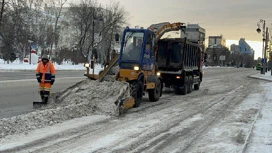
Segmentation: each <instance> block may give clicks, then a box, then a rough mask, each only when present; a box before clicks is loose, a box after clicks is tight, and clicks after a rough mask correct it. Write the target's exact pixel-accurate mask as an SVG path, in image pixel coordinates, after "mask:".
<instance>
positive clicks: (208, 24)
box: [71, 0, 272, 41]
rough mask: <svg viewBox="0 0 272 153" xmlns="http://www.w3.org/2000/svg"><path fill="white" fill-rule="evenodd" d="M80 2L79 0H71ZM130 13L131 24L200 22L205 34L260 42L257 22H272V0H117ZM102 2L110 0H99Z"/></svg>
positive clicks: (268, 23) (269, 24)
mask: <svg viewBox="0 0 272 153" xmlns="http://www.w3.org/2000/svg"><path fill="white" fill-rule="evenodd" d="M71 1H74V2H75V1H78V2H79V0H71ZM114 1H119V2H120V4H121V5H122V6H123V7H124V8H125V10H127V11H128V12H129V17H130V19H129V20H128V23H129V24H130V26H133V27H134V26H136V25H139V26H143V27H148V26H149V25H151V24H154V23H159V22H165V21H168V22H185V23H198V24H199V25H200V26H201V27H203V28H205V29H206V36H207V37H208V36H211V35H220V34H222V35H223V36H224V37H225V38H226V39H229V40H238V39H240V38H245V39H246V40H253V41H261V40H262V36H261V34H258V33H257V32H256V29H257V22H258V21H260V19H264V20H266V25H267V26H268V27H271V24H272V0H114ZM98 2H99V3H102V5H104V4H107V3H109V2H110V0H98Z"/></svg>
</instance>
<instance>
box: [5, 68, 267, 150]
mask: <svg viewBox="0 0 272 153" xmlns="http://www.w3.org/2000/svg"><path fill="white" fill-rule="evenodd" d="M255 73H256V70H254V69H227V68H226V69H206V70H205V77H204V79H203V83H202V84H201V87H200V90H199V91H193V92H192V93H190V94H188V95H186V96H179V95H174V94H172V93H171V90H166V91H165V92H164V95H163V97H162V98H161V99H160V101H159V102H155V103H151V102H148V101H147V97H146V98H145V99H144V102H143V103H142V105H141V106H140V107H139V108H134V109H131V110H129V111H128V112H127V113H126V114H125V115H124V116H121V117H112V116H106V115H92V116H87V117H82V118H77V119H73V120H70V121H66V122H64V123H61V124H55V125H53V126H50V127H45V128H42V129H37V130H34V131H30V132H29V133H22V134H19V135H10V136H7V137H5V138H3V139H0V144H1V145H0V152H1V151H3V152H16V151H17V152H73V153H74V152H84V153H85V152H101V153H102V152H103V153H104V152H148V153H149V152H154V153H155V152H190V153H191V152H195V153H197V152H209V153H210V152H216V153H217V152H242V151H243V150H247V149H246V147H248V146H247V145H246V144H247V142H248V139H249V138H250V134H251V132H252V126H253V123H254V119H256V116H257V115H258V112H259V109H260V107H261V105H262V102H263V99H264V95H265V88H263V87H261V85H262V84H263V81H259V80H256V79H250V78H248V76H249V75H252V74H255ZM15 140H16V141H15Z"/></svg>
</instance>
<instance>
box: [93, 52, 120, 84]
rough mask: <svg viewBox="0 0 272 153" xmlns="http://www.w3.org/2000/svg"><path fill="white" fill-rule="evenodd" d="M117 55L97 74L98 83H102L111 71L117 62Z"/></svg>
mask: <svg viewBox="0 0 272 153" xmlns="http://www.w3.org/2000/svg"><path fill="white" fill-rule="evenodd" d="M118 56H119V55H118V54H116V55H115V56H114V58H113V59H112V60H111V61H110V63H109V65H108V66H107V67H106V68H105V69H104V70H103V71H102V72H101V73H100V74H99V76H98V81H99V82H102V81H103V79H104V77H105V76H106V75H107V74H108V73H109V71H110V70H111V69H112V67H113V66H114V65H115V64H116V63H117V61H118Z"/></svg>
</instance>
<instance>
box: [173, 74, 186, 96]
mask: <svg viewBox="0 0 272 153" xmlns="http://www.w3.org/2000/svg"><path fill="white" fill-rule="evenodd" d="M184 79H185V80H184V85H183V88H181V89H180V88H179V87H176V88H175V93H176V94H178V95H186V94H187V92H188V77H187V76H185V78H184Z"/></svg>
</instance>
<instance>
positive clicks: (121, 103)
mask: <svg viewBox="0 0 272 153" xmlns="http://www.w3.org/2000/svg"><path fill="white" fill-rule="evenodd" d="M134 103H135V100H134V98H133V97H129V98H126V99H121V100H118V101H117V104H116V105H118V108H119V115H121V114H124V113H125V112H126V111H127V110H128V109H130V108H132V107H133V106H134Z"/></svg>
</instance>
